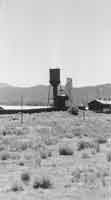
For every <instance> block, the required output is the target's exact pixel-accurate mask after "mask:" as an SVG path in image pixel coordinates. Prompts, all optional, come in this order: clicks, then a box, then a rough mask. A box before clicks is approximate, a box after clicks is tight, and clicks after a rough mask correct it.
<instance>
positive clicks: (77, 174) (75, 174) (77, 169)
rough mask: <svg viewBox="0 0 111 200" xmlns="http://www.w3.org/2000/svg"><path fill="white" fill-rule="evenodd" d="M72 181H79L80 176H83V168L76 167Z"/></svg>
mask: <svg viewBox="0 0 111 200" xmlns="http://www.w3.org/2000/svg"><path fill="white" fill-rule="evenodd" d="M72 176H73V178H72V182H79V181H80V178H81V170H80V169H79V168H76V169H75V170H74V171H73V172H72Z"/></svg>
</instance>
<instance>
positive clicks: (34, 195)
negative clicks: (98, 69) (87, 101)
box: [0, 111, 111, 200]
mask: <svg viewBox="0 0 111 200" xmlns="http://www.w3.org/2000/svg"><path fill="white" fill-rule="evenodd" d="M0 199H2V200H4V199H5V200H37V199H38V200H39V199H40V200H52V199H54V200H58V199H61V200H103V199H104V200H109V199H111V115H110V114H96V113H93V112H89V111H87V112H86V117H85V120H83V113H82V112H80V113H79V115H78V116H74V115H70V114H69V113H67V112H50V113H39V114H30V115H29V114H24V123H23V124H21V120H20V114H16V115H0Z"/></svg>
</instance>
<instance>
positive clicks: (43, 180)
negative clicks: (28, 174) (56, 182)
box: [33, 177, 52, 189]
mask: <svg viewBox="0 0 111 200" xmlns="http://www.w3.org/2000/svg"><path fill="white" fill-rule="evenodd" d="M51 187H52V183H51V181H50V179H49V178H48V177H36V178H35V180H34V183H33V188H34V189H38V188H43V189H50V188H51Z"/></svg>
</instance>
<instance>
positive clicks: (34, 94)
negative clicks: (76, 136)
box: [0, 83, 111, 105]
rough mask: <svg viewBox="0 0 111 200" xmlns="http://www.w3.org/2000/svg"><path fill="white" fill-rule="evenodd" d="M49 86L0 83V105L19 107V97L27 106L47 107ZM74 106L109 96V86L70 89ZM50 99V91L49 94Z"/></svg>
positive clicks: (110, 86) (110, 87) (110, 90)
mask: <svg viewBox="0 0 111 200" xmlns="http://www.w3.org/2000/svg"><path fill="white" fill-rule="evenodd" d="M48 91H49V86H47V85H37V86H33V87H15V86H11V85H9V84H7V83H0V104H1V105H2V104H5V105H20V104H21V96H22V97H23V103H24V104H27V105H47V102H48ZM72 95H73V101H74V103H75V104H77V105H80V104H84V105H87V102H89V101H91V100H93V99H95V98H98V97H102V98H103V97H107V98H109V97H110V96H111V84H103V85H96V86H86V87H76V88H73V89H72ZM50 98H52V89H51V93H50Z"/></svg>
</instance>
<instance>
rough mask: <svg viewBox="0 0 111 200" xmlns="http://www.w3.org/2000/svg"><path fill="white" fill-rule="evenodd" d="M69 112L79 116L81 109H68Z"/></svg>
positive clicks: (72, 107) (75, 107)
mask: <svg viewBox="0 0 111 200" xmlns="http://www.w3.org/2000/svg"><path fill="white" fill-rule="evenodd" d="M68 112H69V113H70V114H72V115H78V114H79V109H78V107H77V106H71V107H70V108H68Z"/></svg>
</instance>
